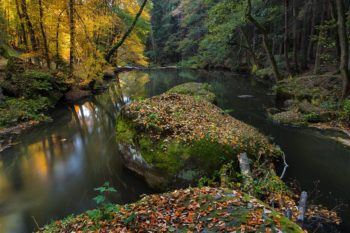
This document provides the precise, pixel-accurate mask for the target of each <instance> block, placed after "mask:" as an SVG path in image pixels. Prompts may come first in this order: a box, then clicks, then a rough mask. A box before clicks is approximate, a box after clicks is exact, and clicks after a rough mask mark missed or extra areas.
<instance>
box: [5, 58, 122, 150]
mask: <svg viewBox="0 0 350 233" xmlns="http://www.w3.org/2000/svg"><path fill="white" fill-rule="evenodd" d="M110 70H112V69H110V68H109V69H106V71H105V72H104V74H103V77H102V76H101V77H100V78H98V79H92V80H82V79H81V78H79V77H73V78H70V77H69V76H68V74H67V71H65V70H48V69H46V68H43V67H40V66H38V65H35V64H33V63H32V62H29V61H26V60H23V59H21V58H19V57H9V58H8V59H5V58H1V59H0V152H1V151H3V150H5V149H7V148H9V147H10V146H11V145H12V144H13V140H14V139H15V138H16V136H17V135H19V134H20V133H22V132H23V131H25V130H27V129H29V128H31V127H33V126H34V125H38V124H40V123H42V122H48V121H51V117H50V116H49V112H50V111H52V109H53V108H55V107H56V105H57V104H58V103H59V102H68V103H74V102H77V101H79V100H82V99H85V98H89V97H91V96H93V95H94V94H97V93H100V92H101V91H103V90H105V89H106V88H107V86H108V80H111V79H114V78H115V77H116V74H115V73H114V71H113V70H112V71H110Z"/></svg>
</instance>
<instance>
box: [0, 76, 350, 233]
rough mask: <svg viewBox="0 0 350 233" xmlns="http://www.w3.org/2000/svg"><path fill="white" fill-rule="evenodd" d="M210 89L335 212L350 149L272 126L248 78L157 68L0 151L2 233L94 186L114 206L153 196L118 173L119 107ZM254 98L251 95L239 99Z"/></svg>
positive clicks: (22, 227)
mask: <svg viewBox="0 0 350 233" xmlns="http://www.w3.org/2000/svg"><path fill="white" fill-rule="evenodd" d="M189 81H196V82H208V83H210V84H212V86H213V87H214V89H215V92H216V94H217V95H218V105H219V106H220V107H222V108H223V109H232V110H233V112H232V115H233V116H235V117H236V118H238V119H240V120H242V121H244V122H247V123H249V124H251V125H253V126H255V127H257V128H259V129H260V130H261V131H263V132H264V133H265V134H267V135H269V136H271V137H273V138H274V141H275V142H276V143H277V144H279V145H280V146H281V147H282V149H283V150H284V151H285V152H286V155H287V159H288V163H289V164H290V168H289V169H288V171H287V177H286V178H287V179H292V178H293V179H294V178H295V179H297V181H298V182H299V183H300V185H301V187H302V188H303V189H305V190H309V191H311V190H313V189H314V183H315V181H318V180H319V181H320V182H319V186H318V188H319V189H320V191H321V193H322V196H321V197H319V199H318V201H319V202H320V203H323V204H325V205H328V206H329V207H334V206H335V205H336V204H337V203H338V200H341V201H343V202H344V203H350V179H348V177H350V169H348V168H349V166H350V150H349V149H347V148H345V147H343V146H341V145H340V144H337V143H336V142H335V141H333V140H330V139H327V137H326V136H325V135H323V134H322V133H320V132H319V131H317V130H310V129H295V128H291V127H282V126H275V125H272V124H270V123H269V122H268V121H267V120H266V116H265V108H267V107H272V106H274V105H275V100H274V96H272V95H269V94H268V93H269V88H268V87H264V86H262V85H260V84H258V83H256V82H254V81H253V80H251V79H249V78H248V77H243V76H239V75H234V74H230V73H225V72H199V71H186V70H162V71H151V72H129V73H124V74H122V75H121V85H122V93H123V96H124V97H123V98H119V95H118V93H120V90H119V88H118V86H117V85H116V84H115V83H111V86H110V88H109V90H108V91H106V92H105V93H103V94H101V95H98V96H95V97H94V98H92V99H90V100H88V101H85V102H83V103H80V104H75V105H72V106H62V107H60V108H59V109H57V110H55V111H54V112H53V118H54V121H53V122H52V123H47V124H43V125H41V126H39V127H36V128H34V129H32V130H30V131H29V132H27V133H25V134H23V135H21V137H20V138H19V139H18V141H19V144H18V145H16V146H14V147H13V148H11V149H9V150H7V151H5V152H2V153H1V154H0V232H29V231H32V230H35V229H36V228H35V224H34V220H33V219H35V220H36V221H37V222H38V224H39V225H43V224H45V223H48V222H50V220H52V219H58V218H62V217H64V216H67V215H69V214H71V213H81V212H83V211H85V210H87V209H89V208H92V207H94V203H93V201H92V198H93V197H94V196H95V195H96V193H95V192H94V191H93V188H95V187H97V186H101V185H102V184H103V183H104V182H105V181H110V183H111V185H112V186H114V187H115V188H116V189H117V190H118V193H117V194H116V195H115V196H113V197H111V198H112V200H113V201H115V202H117V203H127V202H132V201H135V200H137V199H138V198H139V195H140V194H142V193H152V190H150V189H149V188H148V187H147V185H146V184H145V183H144V182H143V180H142V179H140V178H139V177H137V176H135V175H134V174H133V173H131V172H129V171H128V170H126V169H125V168H123V166H122V163H121V160H120V155H119V154H118V150H117V146H116V143H115V136H114V126H115V118H116V114H117V112H118V109H119V108H120V105H121V104H122V103H123V102H128V101H130V100H132V99H136V98H141V97H144V96H153V95H157V94H161V93H163V92H164V91H166V90H168V89H170V88H171V87H173V86H175V85H178V84H180V83H184V82H189ZM240 95H253V96H254V97H253V98H243V99H242V98H239V97H238V96H240ZM344 210H345V212H343V213H342V214H343V218H344V220H345V221H346V222H345V223H344V224H343V225H342V230H343V232H350V226H349V221H348V219H350V211H349V209H348V208H344Z"/></svg>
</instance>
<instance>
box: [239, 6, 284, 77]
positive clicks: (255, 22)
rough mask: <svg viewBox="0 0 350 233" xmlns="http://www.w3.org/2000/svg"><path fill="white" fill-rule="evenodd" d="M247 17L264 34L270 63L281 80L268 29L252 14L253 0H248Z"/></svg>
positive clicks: (264, 43) (275, 75) (275, 74)
mask: <svg viewBox="0 0 350 233" xmlns="http://www.w3.org/2000/svg"><path fill="white" fill-rule="evenodd" d="M246 18H247V19H248V21H250V22H251V23H252V24H253V25H254V26H255V27H257V28H258V29H259V30H260V32H261V33H262V36H263V46H264V49H265V52H266V55H267V57H268V59H269V61H270V64H271V66H272V70H273V73H274V77H275V81H276V82H277V81H279V80H281V75H280V72H279V70H278V66H277V63H276V60H275V57H274V56H273V54H272V50H271V45H270V43H269V37H268V34H267V31H266V29H265V28H264V27H263V26H262V25H261V24H260V23H259V22H258V21H257V20H256V19H255V18H254V17H253V16H252V2H251V0H247V9H246Z"/></svg>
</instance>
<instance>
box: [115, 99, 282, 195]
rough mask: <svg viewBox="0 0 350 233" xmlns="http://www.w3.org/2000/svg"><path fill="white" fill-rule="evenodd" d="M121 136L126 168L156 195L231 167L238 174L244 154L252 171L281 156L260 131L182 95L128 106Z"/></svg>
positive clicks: (119, 128)
mask: <svg viewBox="0 0 350 233" xmlns="http://www.w3.org/2000/svg"><path fill="white" fill-rule="evenodd" d="M116 131H117V134H116V137H117V140H118V142H119V148H120V150H121V151H122V155H123V160H124V162H125V165H126V167H128V168H129V169H131V170H133V171H135V172H137V173H138V174H140V175H142V176H144V177H145V179H146V181H147V182H148V184H149V185H150V186H151V187H153V188H157V189H165V188H166V187H168V186H169V185H171V184H173V183H174V182H176V183H177V184H178V183H179V182H191V181H194V180H197V179H198V178H200V177H202V176H212V175H213V174H214V172H215V171H218V170H219V169H220V168H221V166H222V165H223V164H226V163H230V162H231V163H233V166H234V167H235V168H236V169H237V170H236V171H237V172H238V171H239V168H238V167H239V166H238V159H237V155H238V154H241V153H243V152H245V153H247V154H248V156H249V158H250V159H251V160H252V168H253V169H254V167H257V165H258V164H260V163H263V162H266V161H267V160H271V158H273V157H276V156H279V155H280V153H281V151H280V149H279V148H278V147H276V146H274V145H272V144H271V143H270V142H269V140H268V139H267V138H266V137H265V136H263V135H262V134H261V133H259V132H258V131H257V130H256V129H255V128H253V127H251V126H249V125H247V124H245V123H243V122H241V121H239V120H237V119H235V118H233V117H231V116H229V115H227V114H225V113H224V112H223V111H222V110H221V109H220V108H218V107H216V106H215V105H213V104H211V103H209V102H208V101H206V100H203V99H200V98H194V97H191V96H187V95H180V94H163V95H160V96H156V97H153V98H150V99H146V100H143V101H138V102H133V103H131V104H129V105H127V106H125V107H124V108H123V109H122V112H121V114H120V115H119V117H118V120H117V127H116Z"/></svg>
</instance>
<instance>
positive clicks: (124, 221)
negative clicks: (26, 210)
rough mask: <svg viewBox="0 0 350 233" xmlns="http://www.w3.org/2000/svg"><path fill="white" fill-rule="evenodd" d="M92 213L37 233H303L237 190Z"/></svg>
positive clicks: (182, 194)
mask: <svg viewBox="0 0 350 233" xmlns="http://www.w3.org/2000/svg"><path fill="white" fill-rule="evenodd" d="M114 209H116V210H117V211H110V212H107V213H106V211H104V212H103V213H104V215H105V216H107V218H106V217H105V218H102V217H101V216H102V214H101V213H102V211H103V210H92V211H88V212H87V213H84V214H81V215H79V216H76V217H74V216H73V217H68V218H67V219H64V220H61V221H55V222H53V223H52V224H50V225H47V226H45V227H44V228H43V229H42V230H40V232H45V233H58V232H95V231H96V232H97V231H98V232H288V233H299V232H300V233H301V232H304V231H303V230H302V229H301V228H300V227H299V226H298V225H297V224H295V223H294V222H292V221H290V220H288V219H287V218H286V217H284V215H283V213H280V212H277V211H276V210H275V209H272V208H270V207H268V206H266V205H265V204H264V203H262V202H261V201H259V200H257V199H256V198H254V197H252V196H249V195H247V194H245V193H242V192H240V191H234V190H228V189H222V188H209V187H203V188H189V189H183V190H175V191H173V192H170V193H165V194H157V195H149V196H146V197H144V198H143V199H141V200H140V201H138V202H136V203H133V204H128V205H124V206H116V208H114Z"/></svg>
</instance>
